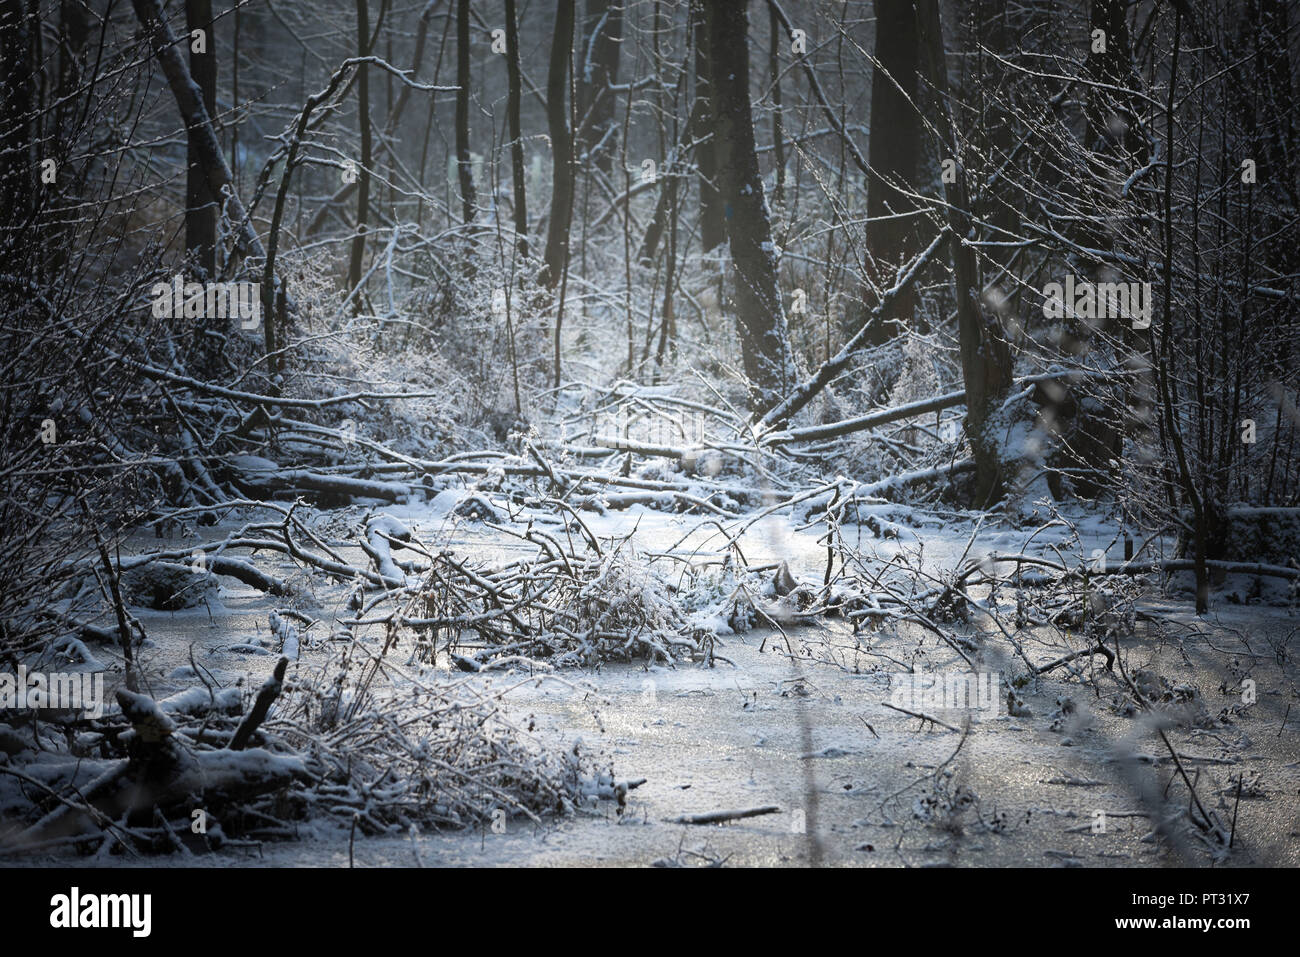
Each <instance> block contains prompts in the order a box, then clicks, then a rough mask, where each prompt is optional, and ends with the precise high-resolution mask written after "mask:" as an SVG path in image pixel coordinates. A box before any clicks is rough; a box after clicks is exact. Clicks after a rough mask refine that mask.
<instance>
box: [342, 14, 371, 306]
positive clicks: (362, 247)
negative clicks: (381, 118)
mask: <svg viewBox="0 0 1300 957" xmlns="http://www.w3.org/2000/svg"><path fill="white" fill-rule="evenodd" d="M369 55H370V10H369V7H368V6H367V2H366V0H357V56H369ZM357 116H358V118H357V122H358V123H359V124H360V127H361V169H360V170H359V171H358V179H357V233H356V235H355V236H354V237H353V239H352V259H351V262H350V263H349V265H348V292H349V293H355V298H354V299H353V300H352V308H353V311H354V312H358V311H360V309H361V294H360V293H359V292H356V289H357V286H359V285H360V284H361V266H362V263H363V261H364V259H365V254H366V222H367V220H368V218H369V215H370V163H371V155H370V70H369V67H368V66H367V65H366V64H364V63H363V64H361V65H360V66H359V67H357Z"/></svg>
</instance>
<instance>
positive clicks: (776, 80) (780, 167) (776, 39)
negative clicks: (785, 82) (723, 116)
mask: <svg viewBox="0 0 1300 957" xmlns="http://www.w3.org/2000/svg"><path fill="white" fill-rule="evenodd" d="M767 15H768V30H769V43H768V52H767V71H768V81H769V82H770V83H771V84H772V163H773V165H774V166H775V168H776V189H775V190H773V192H772V198H773V201H774V202H775V203H776V205H777V206H780V205H781V204H782V203H784V202H785V130H784V129H783V128H782V123H781V53H780V50H781V39H782V37H784V36H785V34H784V32H783V31H782V30H781V19H780V18H779V17H778V16H777V15H776V8H775V7H772V6H769V7H768V9H767Z"/></svg>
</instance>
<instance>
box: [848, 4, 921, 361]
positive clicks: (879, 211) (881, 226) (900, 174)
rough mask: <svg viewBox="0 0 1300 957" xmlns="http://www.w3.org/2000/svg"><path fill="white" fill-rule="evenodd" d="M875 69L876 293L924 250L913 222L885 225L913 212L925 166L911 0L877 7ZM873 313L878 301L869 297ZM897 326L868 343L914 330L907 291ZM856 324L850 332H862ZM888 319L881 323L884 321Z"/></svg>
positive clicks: (870, 256) (871, 271) (872, 211)
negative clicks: (912, 195)
mask: <svg viewBox="0 0 1300 957" xmlns="http://www.w3.org/2000/svg"><path fill="white" fill-rule="evenodd" d="M875 12H876V64H875V68H874V70H873V71H872V75H871V118H870V128H871V133H870V139H869V141H868V144H867V156H868V165H869V166H870V169H871V172H870V173H869V175H868V176H867V229H866V245H867V269H868V275H870V277H871V279H872V282H873V283H874V285H875V286H876V287H877V288H879V287H882V286H885V285H888V284H889V281H890V280H891V279H892V278H893V276H894V273H895V271H896V270H897V268H898V265H899V263H901V262H903V261H906V260H907V259H910V258H911V257H912V256H913V255H915V254H916V251H917V249H918V247H919V242H918V237H917V231H916V220H915V219H914V218H911V217H908V218H898V219H894V218H887V217H892V216H894V215H895V214H899V213H907V212H910V211H912V210H914V209H916V204H915V203H914V202H913V201H912V200H911V199H910V198H909V197H908V196H907V195H906V194H905V193H903V192H902V190H900V189H899V187H900V186H902V187H904V188H906V187H911V188H913V189H915V187H916V183H917V176H918V173H919V172H920V164H921V116H920V113H919V112H918V106H917V83H916V78H917V75H918V73H919V70H920V60H919V53H920V50H919V43H920V40H919V37H918V33H917V22H916V17H917V14H916V11H915V10H914V9H913V3H912V0H875ZM863 298H864V304H863V305H864V307H865V310H867V311H869V310H870V308H871V306H872V305H873V303H874V300H875V294H874V293H873V292H871V291H870V289H868V290H866V291H865V294H864V297H863ZM892 312H893V314H894V317H895V318H894V319H893V320H892V321H888V322H879V323H877V324H876V325H875V326H873V328H872V332H871V333H870V335H869V341H870V342H871V343H873V344H876V345H879V344H881V343H884V342H887V341H888V340H890V339H892V338H893V337H894V336H896V335H897V334H898V333H899V332H900V331H901V330H902V329H903V328H904V327H906V326H909V325H910V324H911V323H912V321H913V319H914V317H915V313H916V296H915V293H914V292H913V291H912V290H911V289H908V290H906V291H905V292H904V293H903V294H902V295H900V296H899V297H898V298H897V300H896V301H895V305H894V308H893V310H892ZM858 318H859V317H858V316H852V317H851V321H850V326H851V327H853V328H856V327H857V326H858V325H859V322H858V321H857V320H858ZM882 318H883V317H882Z"/></svg>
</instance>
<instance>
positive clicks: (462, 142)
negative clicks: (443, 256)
mask: <svg viewBox="0 0 1300 957" xmlns="http://www.w3.org/2000/svg"><path fill="white" fill-rule="evenodd" d="M469 67H470V63H469V0H457V3H456V86H457V87H459V89H457V90H456V172H457V174H458V175H459V178H460V208H461V218H462V219H463V220H464V221H465V222H466V223H470V222H473V221H474V207H475V205H476V198H475V195H474V167H473V165H472V164H471V162H470V156H469V84H470V72H469Z"/></svg>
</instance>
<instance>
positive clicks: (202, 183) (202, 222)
mask: <svg viewBox="0 0 1300 957" xmlns="http://www.w3.org/2000/svg"><path fill="white" fill-rule="evenodd" d="M185 21H186V25H187V27H188V28H189V31H190V75H191V76H192V77H193V78H194V82H195V83H197V84H198V85H199V91H200V95H201V96H202V97H203V105H204V107H205V108H206V109H207V111H208V116H210V117H215V116H216V115H217V53H216V40H217V38H216V36H215V31H214V29H213V27H214V26H215V24H214V23H213V20H212V0H185ZM185 206H186V210H185V248H186V250H187V251H188V252H189V254H190V256H191V257H193V259H194V263H195V265H196V266H197V267H198V269H199V270H200V272H201V273H202V274H203V275H205V276H207V277H208V278H210V279H211V278H214V277H215V276H216V271H217V214H218V208H217V204H216V200H215V198H214V197H213V196H212V194H211V193H209V192H208V178H207V175H206V174H205V173H204V172H203V166H202V164H201V163H200V162H199V158H198V156H197V155H196V153H195V147H194V143H193V142H192V141H191V142H190V144H189V163H188V168H187V170H186V181H185Z"/></svg>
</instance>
